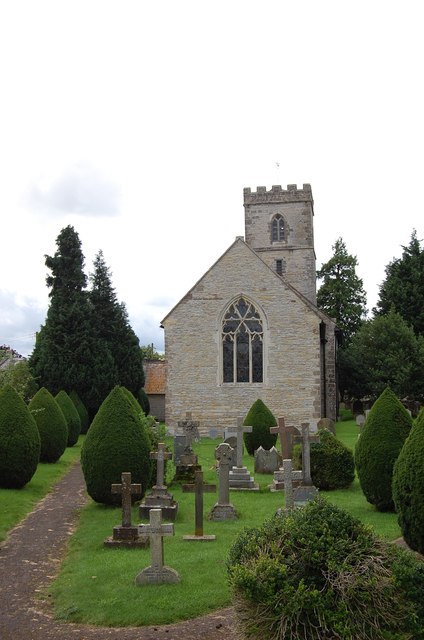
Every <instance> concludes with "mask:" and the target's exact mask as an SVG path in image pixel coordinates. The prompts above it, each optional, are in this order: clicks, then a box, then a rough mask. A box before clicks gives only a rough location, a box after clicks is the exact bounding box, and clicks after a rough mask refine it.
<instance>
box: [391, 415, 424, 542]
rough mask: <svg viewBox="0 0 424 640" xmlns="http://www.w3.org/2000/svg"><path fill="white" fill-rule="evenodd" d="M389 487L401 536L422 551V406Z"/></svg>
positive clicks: (423, 528) (423, 510)
mask: <svg viewBox="0 0 424 640" xmlns="http://www.w3.org/2000/svg"><path fill="white" fill-rule="evenodd" d="M392 489H393V500H394V503H395V507H396V512H397V514H398V520H399V526H400V528H401V530H402V535H403V537H404V539H405V541H406V543H407V544H408V546H409V547H410V548H411V549H413V550H414V551H418V553H421V554H424V408H422V409H421V411H420V413H419V414H418V417H417V419H416V420H415V423H414V425H413V427H412V430H411V433H410V434H409V437H408V439H407V440H406V442H405V444H404V445H403V447H402V449H401V452H400V454H399V457H398V459H397V460H396V463H395V466H394V469H393V487H392Z"/></svg>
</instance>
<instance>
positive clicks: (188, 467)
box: [173, 411, 201, 482]
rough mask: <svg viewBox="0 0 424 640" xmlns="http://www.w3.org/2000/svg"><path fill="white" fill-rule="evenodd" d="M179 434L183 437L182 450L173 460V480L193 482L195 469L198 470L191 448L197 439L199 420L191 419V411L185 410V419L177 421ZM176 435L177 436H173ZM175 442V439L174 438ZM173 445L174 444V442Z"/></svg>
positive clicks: (198, 466)
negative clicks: (176, 458)
mask: <svg viewBox="0 0 424 640" xmlns="http://www.w3.org/2000/svg"><path fill="white" fill-rule="evenodd" d="M178 431H179V435H180V434H181V432H182V436H183V437H184V442H185V444H184V450H183V451H182V452H179V459H178V462H177V461H176V462H175V467H176V468H175V476H174V479H173V481H174V482H194V473H195V471H200V469H201V467H200V465H199V464H198V460H197V455H196V454H195V453H194V450H193V442H197V441H198V440H199V422H198V421H196V420H192V419H191V412H190V411H187V412H186V419H185V420H181V421H179V422H178ZM175 437H177V436H175ZM174 443H175V439H174ZM174 446H175V444H174Z"/></svg>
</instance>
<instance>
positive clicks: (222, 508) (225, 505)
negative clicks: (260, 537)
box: [209, 442, 237, 521]
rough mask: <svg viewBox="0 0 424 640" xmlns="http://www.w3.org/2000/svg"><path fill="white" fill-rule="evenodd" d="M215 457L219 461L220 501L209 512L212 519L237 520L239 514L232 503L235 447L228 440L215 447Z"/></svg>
mask: <svg viewBox="0 0 424 640" xmlns="http://www.w3.org/2000/svg"><path fill="white" fill-rule="evenodd" d="M215 459H216V460H217V462H218V465H219V466H218V486H219V489H218V502H217V503H216V504H215V505H214V506H213V508H212V511H211V512H210V514H209V519H210V520H216V521H220V520H236V519H237V514H236V510H235V508H234V506H233V505H232V504H231V503H230V483H229V476H230V466H232V464H233V449H232V447H230V445H229V444H227V443H226V442H222V443H221V444H220V445H218V446H217V447H216V448H215Z"/></svg>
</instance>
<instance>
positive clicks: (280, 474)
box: [269, 469, 303, 491]
mask: <svg viewBox="0 0 424 640" xmlns="http://www.w3.org/2000/svg"><path fill="white" fill-rule="evenodd" d="M302 479H303V471H302V470H298V471H292V486H293V488H297V487H300V485H301V484H302ZM269 488H270V489H271V491H284V470H283V469H278V471H275V472H274V478H273V481H272V485H270V487H269Z"/></svg>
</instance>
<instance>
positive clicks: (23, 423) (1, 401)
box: [0, 385, 40, 489]
mask: <svg viewBox="0 0 424 640" xmlns="http://www.w3.org/2000/svg"><path fill="white" fill-rule="evenodd" d="M39 459H40V434H39V432H38V429H37V424H36V422H35V420H34V418H33V416H32V415H31V413H30V411H29V410H28V407H27V406H26V404H25V402H24V401H23V400H22V398H21V397H20V396H19V395H18V393H17V392H16V391H15V389H13V387H11V386H10V385H5V386H4V387H2V388H1V389H0V487H3V488H7V489H9V488H14V489H20V488H21V487H23V486H24V485H26V484H27V482H29V481H30V480H31V478H32V476H33V475H34V473H35V471H36V470H37V465H38V461H39Z"/></svg>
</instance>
